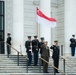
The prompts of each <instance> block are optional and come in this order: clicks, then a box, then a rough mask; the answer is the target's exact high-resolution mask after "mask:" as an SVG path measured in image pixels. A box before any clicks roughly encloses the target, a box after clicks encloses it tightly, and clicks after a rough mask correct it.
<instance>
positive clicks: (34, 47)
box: [32, 36, 39, 66]
mask: <svg viewBox="0 0 76 75" xmlns="http://www.w3.org/2000/svg"><path fill="white" fill-rule="evenodd" d="M34 38H35V39H34V40H32V51H33V53H34V66H37V64H38V52H39V40H38V39H37V36H34Z"/></svg>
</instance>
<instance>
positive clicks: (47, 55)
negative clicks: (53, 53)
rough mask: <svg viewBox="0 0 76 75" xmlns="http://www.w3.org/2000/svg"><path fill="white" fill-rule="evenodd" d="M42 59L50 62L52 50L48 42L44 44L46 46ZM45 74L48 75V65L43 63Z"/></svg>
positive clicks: (43, 46) (43, 48)
mask: <svg viewBox="0 0 76 75" xmlns="http://www.w3.org/2000/svg"><path fill="white" fill-rule="evenodd" d="M41 56H42V58H43V59H44V60H46V61H47V62H49V57H50V50H49V47H48V42H47V41H46V42H44V45H42V54H41ZM43 73H48V63H46V62H45V61H43Z"/></svg>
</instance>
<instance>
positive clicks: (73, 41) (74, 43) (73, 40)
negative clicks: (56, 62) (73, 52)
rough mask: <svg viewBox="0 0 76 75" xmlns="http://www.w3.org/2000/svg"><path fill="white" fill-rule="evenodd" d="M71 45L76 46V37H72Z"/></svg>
mask: <svg viewBox="0 0 76 75" xmlns="http://www.w3.org/2000/svg"><path fill="white" fill-rule="evenodd" d="M70 42H71V43H70V47H75V46H76V39H74V38H71V39H70Z"/></svg>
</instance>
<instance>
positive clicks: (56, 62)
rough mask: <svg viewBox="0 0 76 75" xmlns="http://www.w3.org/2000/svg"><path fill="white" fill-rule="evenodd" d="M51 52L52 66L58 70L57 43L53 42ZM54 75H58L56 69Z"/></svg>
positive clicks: (58, 50) (58, 51)
mask: <svg viewBox="0 0 76 75" xmlns="http://www.w3.org/2000/svg"><path fill="white" fill-rule="evenodd" d="M50 48H51V49H52V50H53V54H52V58H53V62H54V66H55V67H56V68H58V66H59V53H60V49H59V46H58V41H54V45H53V46H51V47H50ZM54 71H55V73H59V72H58V70H57V69H55V68H54Z"/></svg>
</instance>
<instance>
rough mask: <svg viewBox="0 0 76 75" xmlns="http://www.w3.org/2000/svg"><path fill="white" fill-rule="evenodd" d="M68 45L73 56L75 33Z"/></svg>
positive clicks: (75, 40) (75, 43)
mask: <svg viewBox="0 0 76 75" xmlns="http://www.w3.org/2000/svg"><path fill="white" fill-rule="evenodd" d="M70 42H71V43H70V47H71V55H72V56H75V47H76V39H75V35H72V38H71V39H70Z"/></svg>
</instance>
